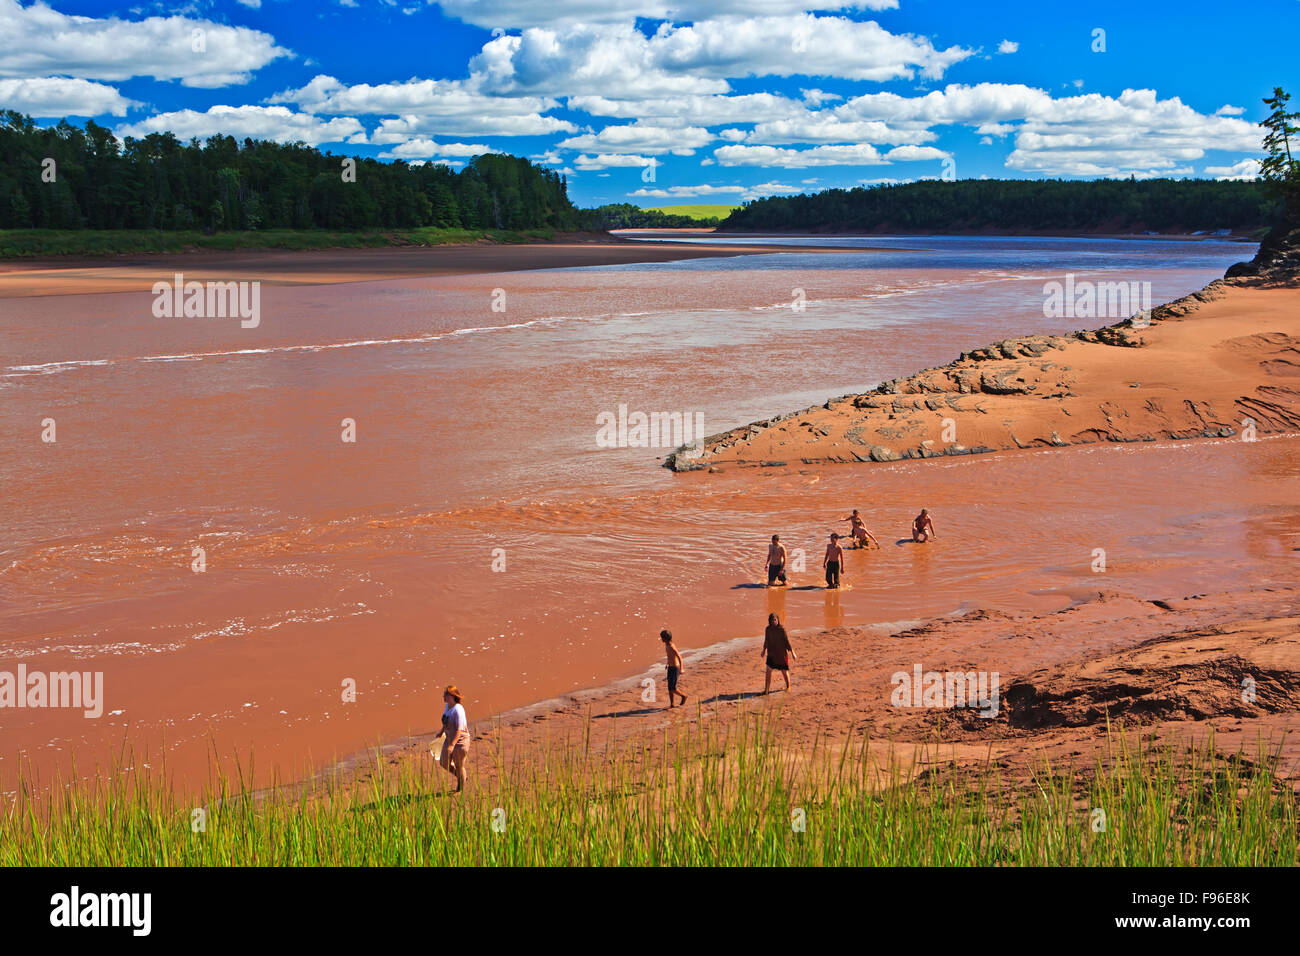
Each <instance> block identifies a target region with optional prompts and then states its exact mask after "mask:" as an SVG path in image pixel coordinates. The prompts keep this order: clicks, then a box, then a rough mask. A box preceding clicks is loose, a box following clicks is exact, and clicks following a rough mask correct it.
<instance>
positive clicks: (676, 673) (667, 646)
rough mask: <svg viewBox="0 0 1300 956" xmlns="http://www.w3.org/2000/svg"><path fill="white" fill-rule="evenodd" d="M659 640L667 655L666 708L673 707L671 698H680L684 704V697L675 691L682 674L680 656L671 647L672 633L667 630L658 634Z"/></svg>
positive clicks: (675, 649)
mask: <svg viewBox="0 0 1300 956" xmlns="http://www.w3.org/2000/svg"><path fill="white" fill-rule="evenodd" d="M659 640H661V641H663V642H664V651H665V652H666V653H667V655H668V661H667V664H668V706H669V707H670V708H671V707H672V706H673V697H674V696H676V697H680V698H681V699H682V703H683V704H684V703H686V695H685V694H683V693H682V692H681V691H679V690H678V689H677V678H678V677H680V676H681V673H682V655H681V654H679V653H678V652H677V648H676V647H674V646H673V634H672V631H669V630H667V629H665V630H662V631H660V632H659Z"/></svg>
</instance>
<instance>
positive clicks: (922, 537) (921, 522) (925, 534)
mask: <svg viewBox="0 0 1300 956" xmlns="http://www.w3.org/2000/svg"><path fill="white" fill-rule="evenodd" d="M937 537H939V536H938V535H937V534H935V533H934V519H933V518H931V517H930V512H929V511H928V510H927V509H925V508H922V509H921V513H920V514H919V515H917V516H916V517H915V518H914V519H913V520H912V540H913V541H915V542H917V543H918V544H924V543H925V542H926V541H929V540H930V539H931V538H937Z"/></svg>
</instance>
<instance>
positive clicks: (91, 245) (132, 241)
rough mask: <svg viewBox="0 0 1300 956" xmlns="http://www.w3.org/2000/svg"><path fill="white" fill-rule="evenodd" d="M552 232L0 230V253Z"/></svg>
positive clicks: (360, 244) (355, 243) (390, 241)
mask: <svg viewBox="0 0 1300 956" xmlns="http://www.w3.org/2000/svg"><path fill="white" fill-rule="evenodd" d="M553 236H554V233H553V232H551V231H549V230H544V229H537V230H526V231H516V230H509V229H439V228H436V227H433V226H429V227H424V228H419V229H382V230H378V229H377V230H369V231H363V232H335V231H331V230H328V229H266V230H256V231H246V232H216V233H212V234H205V233H202V232H198V231H193V230H191V231H184V230H182V231H162V230H152V229H0V258H3V259H25V258H34V257H39V256H104V255H125V254H138V253H143V252H183V251H185V250H186V249H218V250H221V251H225V252H233V251H237V250H241V249H290V250H303V249H366V248H377V247H383V246H440V245H447V244H450V243H466V242H544V241H549V240H550V239H552V238H553Z"/></svg>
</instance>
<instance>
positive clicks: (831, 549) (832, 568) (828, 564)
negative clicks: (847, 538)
mask: <svg viewBox="0 0 1300 956" xmlns="http://www.w3.org/2000/svg"><path fill="white" fill-rule="evenodd" d="M822 567H823V568H825V569H826V586H827V587H828V588H837V587H839V586H840V569H841V568H842V567H844V549H843V548H841V547H840V536H839V535H838V534H835V533H833V532H832V533H831V543H830V544H828V545H826V555H825V557H823V558H822Z"/></svg>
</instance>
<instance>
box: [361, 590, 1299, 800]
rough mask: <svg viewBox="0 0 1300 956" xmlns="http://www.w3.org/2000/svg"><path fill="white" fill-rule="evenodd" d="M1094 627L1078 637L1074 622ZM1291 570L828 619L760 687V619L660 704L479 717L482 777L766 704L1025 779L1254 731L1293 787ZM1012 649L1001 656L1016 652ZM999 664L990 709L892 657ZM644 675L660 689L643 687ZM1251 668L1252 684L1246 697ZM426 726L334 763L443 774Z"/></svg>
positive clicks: (688, 655)
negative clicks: (888, 621) (912, 617)
mask: <svg viewBox="0 0 1300 956" xmlns="http://www.w3.org/2000/svg"><path fill="white" fill-rule="evenodd" d="M1081 631H1082V632H1086V633H1088V634H1091V635H1094V640H1092V641H1091V642H1090V646H1089V649H1088V650H1087V651H1086V652H1085V653H1083V654H1081V655H1080V654H1076V653H1072V652H1070V651H1064V650H1062V649H1063V648H1068V647H1075V646H1077V640H1075V638H1077V636H1078V634H1079V633H1080V632H1081ZM1298 634H1300V588H1293V589H1286V590H1268V589H1260V590H1247V591H1239V592H1234V593H1230V594H1229V593H1224V594H1201V595H1190V596H1185V597H1172V596H1171V598H1170V599H1169V600H1167V601H1166V600H1157V601H1144V600H1137V599H1134V598H1132V597H1130V596H1127V595H1122V594H1116V593H1113V592H1106V591H1094V592H1091V593H1088V594H1079V595H1077V596H1076V600H1075V603H1074V604H1072V605H1071V606H1070V607H1068V608H1066V609H1064V610H1061V611H1056V612H1051V613H1045V614H1028V613H1025V614H1008V613H1005V612H997V611H984V610H975V611H971V612H969V613H966V614H963V615H959V616H955V617H951V618H946V619H940V620H934V621H929V622H925V623H919V624H915V625H911V626H907V625H896V626H893V627H884V626H872V627H838V628H830V629H819V630H811V631H806V632H796V633H794V634H792V636H791V637H792V643H793V644H794V647H795V652H796V653H797V654H798V655H799V660H797V661H796V662H795V663H794V664H793V666H792V668H791V677H792V681H791V683H792V686H791V689H790V691H789V692H788V693H787V692H785V691H784V690H783V689H781V688H782V685H781V681H780V677H779V676H776V677H775V678H774V685H773V686H774V689H773V691H772V693H770V694H768V695H766V696H764V694H763V693H762V690H763V667H762V661H761V658H760V653H759V652H760V648H761V645H762V640H761V638H760V637H757V636H755V637H753V638H744V639H737V640H733V641H728V642H726V643H723V644H718V645H713V646H711V647H707V648H699V649H691V648H687V649H685V652H684V660H685V667H684V671H683V676H682V678H681V684H680V687H681V689H682V690H683V692H685V693H686V694H687V695H688V697H689V699H688V701H687V704H686V706H684V707H679V708H677V709H675V710H669V709H668V708H667V706H666V690H665V687H664V683H663V680H664V669H663V667H662V665H657V666H652V667H650V668H649V669H648V670H647V671H645V672H644V673H643V674H638V675H636V676H634V677H630V678H628V679H626V680H623V681H620V682H617V683H615V684H611V685H609V686H606V687H602V688H597V689H593V690H589V691H584V692H580V693H575V694H570V695H566V696H564V697H559V698H554V699H552V700H547V701H542V702H540V703H537V704H534V705H532V706H529V707H525V708H520V709H519V710H516V711H512V712H510V713H508V714H504V715H500V716H497V717H494V718H484V719H478V720H474V719H471V726H472V729H473V732H474V735H475V738H476V740H475V743H474V744H473V752H472V756H473V762H472V775H473V777H474V778H475V785H479V786H491V785H492V783H493V781H494V780H495V779H496V778H497V777H498V776H499V774H500V772H501V768H502V767H503V766H508V765H510V764H517V763H518V762H519V761H521V760H522V761H524V762H527V761H528V760H529V759H530V758H532V757H535V756H536V755H539V754H544V753H546V752H547V751H548V749H550V748H554V747H562V746H567V745H570V744H572V745H576V744H577V743H578V742H580V741H584V740H587V741H590V742H591V743H592V744H593V745H594V746H595V747H596V749H597V750H598V751H599V750H603V749H605V748H609V747H612V748H613V749H616V750H617V749H622V748H628V747H631V748H633V749H635V750H643V751H645V752H646V753H647V754H650V755H657V754H659V753H660V752H661V751H663V749H664V748H666V747H671V746H672V731H673V729H674V728H680V727H682V726H683V725H685V724H696V723H699V724H709V723H716V722H718V721H723V720H725V721H728V722H734V720H735V719H736V717H737V716H742V717H743V715H746V714H752V715H760V714H765V715H768V716H773V717H775V718H776V719H777V720H778V721H779V722H780V725H781V727H782V728H783V731H784V733H785V734H786V735H787V739H788V741H789V742H792V743H794V744H796V745H797V746H796V749H801V750H804V751H811V749H812V746H813V742H814V740H816V739H818V738H821V739H822V740H823V741H830V742H831V745H832V746H835V745H836V742H838V743H839V744H842V743H843V741H845V740H846V739H850V738H854V739H858V738H861V737H863V736H865V737H867V738H869V740H871V741H872V748H873V751H874V752H876V754H877V756H878V758H879V760H880V766H881V768H885V767H889V766H891V765H892V766H894V767H895V768H896V769H897V771H898V772H899V773H901V774H902V775H903V776H904V777H906V776H908V775H913V776H914V775H917V774H920V773H923V772H924V771H925V770H927V769H928V768H931V767H933V766H935V765H937V764H940V763H944V764H955V765H956V766H957V767H959V768H967V769H970V770H976V769H977V768H979V767H982V766H984V765H986V764H987V763H988V762H989V761H993V762H994V763H996V764H997V766H999V767H1000V768H1001V770H1002V771H1003V774H1004V779H1005V784H1006V786H1007V787H1008V788H1009V789H1014V788H1015V787H1017V786H1019V785H1020V784H1021V783H1024V782H1026V781H1027V780H1028V779H1029V778H1030V775H1031V773H1032V772H1033V771H1034V770H1036V769H1041V768H1042V766H1043V765H1044V761H1049V762H1050V763H1051V764H1052V765H1053V766H1056V767H1059V768H1062V769H1064V768H1070V767H1073V768H1075V769H1079V770H1084V771H1088V770H1091V768H1092V767H1093V766H1095V763H1096V761H1097V760H1098V759H1099V758H1101V759H1105V758H1106V756H1107V755H1108V754H1109V753H1110V752H1111V748H1112V747H1114V746H1115V744H1116V741H1117V738H1118V736H1120V735H1127V736H1129V737H1130V739H1131V740H1132V742H1133V743H1134V745H1136V740H1137V738H1138V737H1140V738H1141V739H1142V740H1144V741H1146V742H1151V743H1160V744H1170V745H1175V746H1188V745H1195V746H1202V745H1205V744H1206V743H1207V742H1212V743H1213V745H1214V747H1215V749H1216V751H1217V752H1218V753H1220V754H1221V755H1224V756H1229V755H1237V754H1239V755H1241V757H1242V759H1244V760H1247V761H1253V760H1254V758H1255V756H1256V755H1257V753H1258V746H1259V743H1260V742H1261V741H1263V742H1265V744H1266V745H1268V746H1269V747H1270V749H1271V750H1273V751H1275V752H1276V753H1277V754H1278V756H1279V758H1280V761H1279V768H1280V774H1281V776H1282V777H1283V778H1284V779H1286V780H1287V781H1288V782H1289V783H1290V784H1291V785H1293V786H1295V787H1297V788H1300V735H1297V733H1296V732H1295V731H1297V730H1300V637H1298V636H1297V635H1298ZM1008 662H1010V666H1008ZM918 664H920V665H921V666H922V667H923V669H924V671H926V672H956V671H960V672H978V671H985V672H991V673H997V674H998V681H999V701H998V707H997V714H996V716H991V717H985V716H982V715H981V714H980V712H979V711H977V710H972V709H965V708H961V707H956V708H946V707H942V708H931V707H906V706H903V707H900V706H895V704H894V703H893V700H892V695H893V692H894V690H895V687H896V686H898V685H897V682H896V678H895V675H896V674H899V673H904V674H909V675H910V674H911V673H912V672H913V670H914V668H915V667H916V666H917V665H918ZM647 679H648V680H650V681H653V682H654V684H655V688H656V700H654V701H646V700H645V699H644V698H645V696H646V689H645V682H646V681H647ZM1247 679H1249V680H1250V681H1253V684H1252V685H1251V686H1252V687H1253V690H1254V698H1253V700H1250V701H1249V702H1248V701H1247V700H1246V699H1245V698H1244V697H1243V681H1246V680H1247ZM433 746H436V744H435V742H434V740H433V737H432V732H430V733H426V734H420V735H415V736H411V737H408V738H406V739H405V740H401V741H395V742H393V743H391V744H389V745H388V746H386V747H383V748H377V749H376V750H375V751H372V752H369V753H365V754H358V755H356V756H355V757H354V758H353V759H352V760H350V761H348V762H346V763H345V764H344V765H343V766H342V768H338V769H342V770H343V771H344V775H343V780H344V781H345V787H347V786H366V785H368V783H369V781H370V780H371V777H372V774H373V773H374V769H375V762H376V761H379V760H382V761H385V762H387V763H388V764H390V765H392V766H394V767H396V768H398V769H412V770H416V771H418V772H420V773H423V774H427V775H431V776H432V777H433V779H434V782H435V787H440V786H443V785H444V784H445V781H446V780H447V779H448V778H447V777H446V776H445V775H444V774H443V773H442V772H441V771H440V770H438V768H437V767H436V766H435V765H434V763H433V761H432V758H431V756H430V750H431V747H433Z"/></svg>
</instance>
